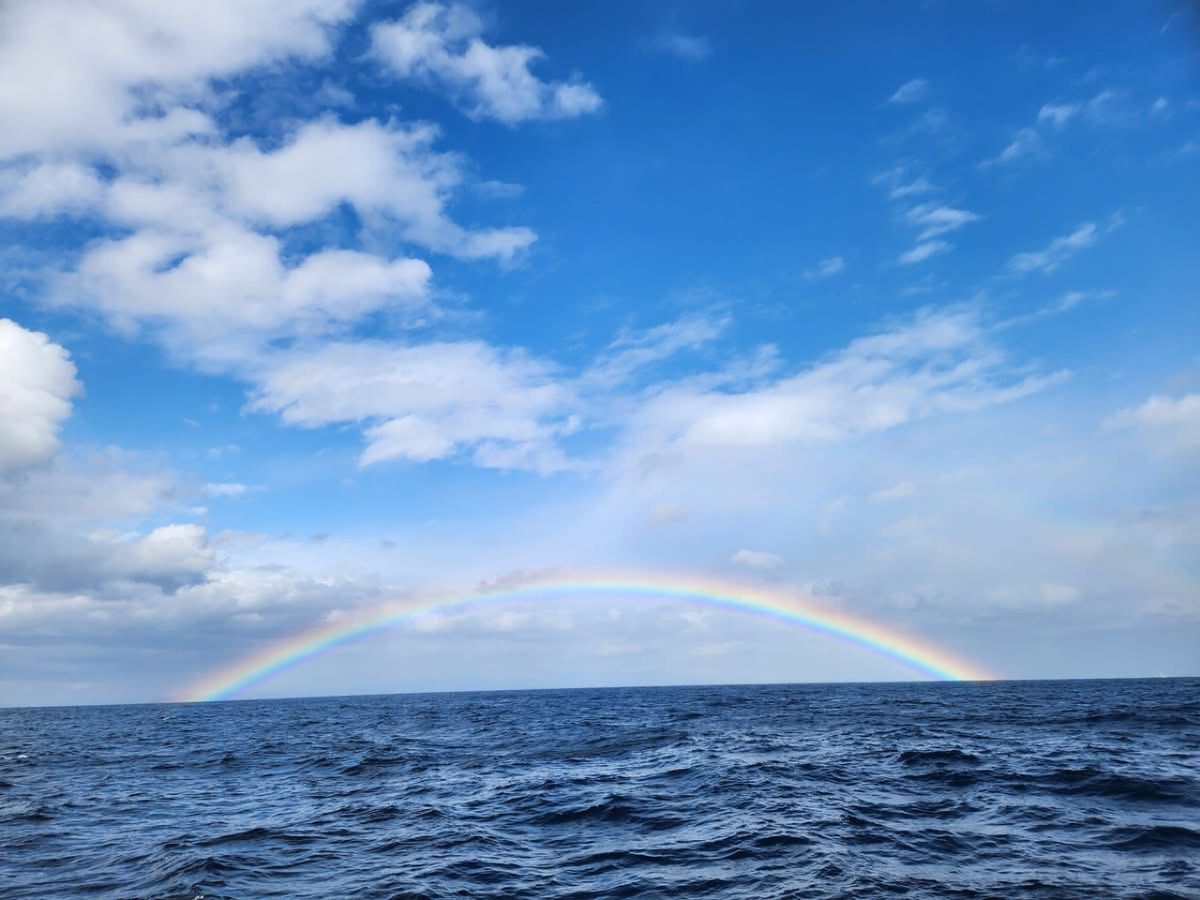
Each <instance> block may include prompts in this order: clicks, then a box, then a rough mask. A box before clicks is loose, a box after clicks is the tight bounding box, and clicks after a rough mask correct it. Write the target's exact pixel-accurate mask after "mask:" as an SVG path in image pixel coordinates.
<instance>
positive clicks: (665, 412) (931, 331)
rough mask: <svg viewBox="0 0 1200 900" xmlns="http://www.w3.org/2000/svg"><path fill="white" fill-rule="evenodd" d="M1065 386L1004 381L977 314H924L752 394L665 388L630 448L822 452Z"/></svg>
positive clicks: (638, 423) (647, 409)
mask: <svg viewBox="0 0 1200 900" xmlns="http://www.w3.org/2000/svg"><path fill="white" fill-rule="evenodd" d="M1062 377H1063V376H1062V375H1061V374H1058V375H1050V376H1043V375H1032V374H1028V373H1025V374H1022V375H1020V376H1019V377H1006V376H1005V372H1004V368H1003V367H1002V357H1001V356H1000V355H999V353H998V351H997V350H996V349H995V348H993V347H992V346H991V345H990V344H989V342H988V340H987V338H986V333H985V332H984V330H983V328H982V327H981V326H980V324H979V323H978V321H977V318H976V316H975V315H974V314H972V313H970V312H963V311H958V312H955V311H942V312H931V311H926V312H923V313H921V314H919V315H918V316H916V317H915V318H914V319H913V320H911V321H909V322H907V323H905V324H903V325H898V326H896V327H895V328H893V329H892V330H890V331H884V332H881V333H879V334H874V335H871V336H869V337H864V338H859V339H858V340H855V341H853V342H851V343H850V344H849V345H848V346H847V347H845V348H844V349H843V350H841V351H840V352H838V353H836V354H833V355H832V356H831V357H829V358H828V359H826V360H825V361H823V362H820V363H817V364H815V365H813V366H811V367H810V368H808V369H806V370H803V371H801V372H798V373H796V374H793V375H789V376H785V377H782V378H778V379H776V380H774V381H770V382H767V383H765V384H761V385H759V386H756V387H753V388H750V389H747V390H742V391H722V390H715V389H704V388H702V387H699V386H696V385H689V384H687V383H686V382H685V383H683V384H680V385H677V386H674V387H666V388H663V389H661V390H660V391H659V392H658V393H657V394H656V395H655V396H654V397H653V398H651V399H649V400H647V401H646V402H645V403H644V404H643V406H642V408H641V410H640V412H639V414H638V416H637V417H636V419H635V422H634V423H633V435H632V440H633V443H632V447H633V449H634V452H635V453H636V454H638V455H639V456H641V457H643V458H644V457H645V456H646V455H647V454H660V455H661V454H662V453H664V452H666V451H668V450H674V451H676V452H684V451H690V450H701V449H710V450H713V449H718V448H730V449H733V448H743V449H750V448H755V447H767V446H789V445H801V444H812V443H825V442H829V441H835V440H842V439H847V438H852V437H855V436H857V435H863V434H868V433H871V432H876V431H883V430H887V429H891V428H895V427H897V426H900V425H903V424H905V423H907V422H911V421H914V420H918V419H923V418H926V417H929V416H934V415H938V414H945V413H953V412H966V411H971V410H978V409H982V408H985V407H987V406H992V405H995V404H998V403H1004V402H1008V401H1011V400H1014V399H1017V398H1019V397H1023V396H1026V395H1028V394H1031V393H1034V392H1036V391H1038V390H1041V389H1042V388H1044V387H1046V386H1047V385H1049V384H1052V383H1054V382H1055V381H1057V380H1059V379H1061V378H1062Z"/></svg>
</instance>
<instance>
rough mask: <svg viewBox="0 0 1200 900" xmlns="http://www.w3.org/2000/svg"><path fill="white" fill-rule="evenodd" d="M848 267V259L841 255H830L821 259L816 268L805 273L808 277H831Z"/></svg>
mask: <svg viewBox="0 0 1200 900" xmlns="http://www.w3.org/2000/svg"><path fill="white" fill-rule="evenodd" d="M845 268H846V260H845V259H844V258H843V257H841V256H830V257H829V258H828V259H823V260H821V261H820V262H819V263H818V264H817V266H816V268H813V269H809V270H808V271H807V272H805V273H804V276H805V277H806V278H808V279H810V280H811V279H818V278H831V277H833V276H834V275H837V274H838V273H839V272H842V271H844V270H845Z"/></svg>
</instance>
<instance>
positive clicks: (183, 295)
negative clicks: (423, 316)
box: [58, 226, 430, 366]
mask: <svg viewBox="0 0 1200 900" xmlns="http://www.w3.org/2000/svg"><path fill="white" fill-rule="evenodd" d="M429 278H430V269H429V266H428V265H427V264H426V263H425V262H423V261H421V260H415V259H405V258H401V259H396V260H384V259H380V258H378V257H376V256H372V255H370V254H367V253H361V252H358V251H352V250H322V251H319V252H317V253H314V254H312V255H311V256H309V257H307V258H304V259H302V260H301V261H300V262H299V264H297V265H294V266H291V267H289V266H287V265H286V264H285V263H284V262H283V259H282V248H281V243H280V240H279V239H278V238H276V237H274V236H272V235H265V234H261V233H258V232H254V231H249V230H246V229H244V228H240V227H237V226H221V227H218V228H214V229H213V230H212V231H210V232H207V233H205V234H204V235H202V236H200V237H199V238H198V239H190V238H188V237H187V236H184V235H180V234H174V233H170V232H164V231H158V230H151V229H147V230H143V231H138V232H135V233H134V234H133V235H130V236H129V237H124V238H116V239H110V240H104V241H99V242H96V243H94V244H93V245H92V246H91V247H90V248H89V250H88V251H87V252H86V253H85V254H84V256H83V258H82V259H81V260H80V263H79V265H78V268H77V270H76V271H75V272H74V273H72V274H71V275H69V276H68V277H66V278H65V279H64V280H63V282H62V283H61V284H60V286H59V291H58V296H59V298H60V302H64V303H67V302H69V303H71V304H73V305H85V306H87V307H90V308H92V309H96V310H98V311H100V312H102V313H104V314H105V315H106V316H107V317H108V318H109V319H110V320H111V321H112V323H113V324H114V325H116V326H117V327H118V328H121V329H123V330H127V331H134V330H138V329H140V328H143V327H145V328H149V329H151V330H152V332H157V333H159V334H161V335H162V337H163V339H164V340H165V341H166V342H167V344H168V346H170V347H172V349H174V350H175V351H176V352H177V353H179V354H180V355H181V356H182V357H184V358H190V359H193V360H198V361H201V362H203V363H205V364H209V365H217V366H228V365H231V364H233V363H240V362H243V361H245V360H247V359H251V360H252V359H253V358H255V357H256V356H257V355H258V354H259V353H260V352H261V348H262V346H263V344H264V343H265V342H266V341H268V340H270V339H272V338H276V337H296V336H304V335H321V334H325V333H327V332H329V331H336V330H337V329H338V328H339V327H343V326H345V325H347V324H349V323H352V322H354V321H356V320H358V319H360V318H361V317H363V316H365V315H367V314H368V313H371V312H374V311H376V310H379V309H382V308H384V307H389V306H390V307H398V308H401V309H407V310H413V309H415V308H420V306H422V305H423V304H424V303H425V302H426V301H427V290H428V282H429Z"/></svg>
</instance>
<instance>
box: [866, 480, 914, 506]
mask: <svg viewBox="0 0 1200 900" xmlns="http://www.w3.org/2000/svg"><path fill="white" fill-rule="evenodd" d="M916 492H917V489H916V486H915V485H913V483H912V482H911V481H898V482H896V483H895V484H893V485H892V486H891V487H886V488H883V489H882V490H878V491H876V492H875V493H873V494H872V495H871V499H872V500H874V501H875V502H876V503H896V502H898V501H900V500H905V499H907V498H909V497H911V496H912V495H913V494H915V493H916Z"/></svg>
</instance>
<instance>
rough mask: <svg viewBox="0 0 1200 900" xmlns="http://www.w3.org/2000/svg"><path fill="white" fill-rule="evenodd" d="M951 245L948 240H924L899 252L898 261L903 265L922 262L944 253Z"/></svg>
mask: <svg viewBox="0 0 1200 900" xmlns="http://www.w3.org/2000/svg"><path fill="white" fill-rule="evenodd" d="M953 246H954V245H953V244H951V243H950V242H949V241H925V242H924V243H922V244H917V246H915V247H913V248H912V249H911V250H908V251H906V252H904V253H901V254H900V258H899V260H898V261H899V262H900V264H901V265H904V266H909V265H912V264H914V263H919V262H924V261H925V260H927V259H929V258H930V257H932V256H937V255H938V254H940V253H945V252H946V251H948V250H950V249H951V248H952V247H953Z"/></svg>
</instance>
